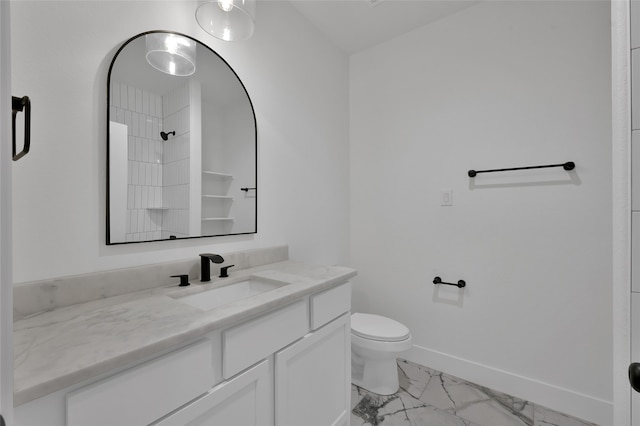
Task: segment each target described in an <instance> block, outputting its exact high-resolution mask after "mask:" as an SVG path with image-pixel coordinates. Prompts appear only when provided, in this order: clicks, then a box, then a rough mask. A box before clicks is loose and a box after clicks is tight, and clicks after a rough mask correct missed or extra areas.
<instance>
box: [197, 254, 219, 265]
mask: <svg viewBox="0 0 640 426" xmlns="http://www.w3.org/2000/svg"><path fill="white" fill-rule="evenodd" d="M200 257H202V258H205V259H209V260H210V261H212V262H213V263H222V262H224V259H223V258H222V256H220V255H219V254H213V253H200Z"/></svg>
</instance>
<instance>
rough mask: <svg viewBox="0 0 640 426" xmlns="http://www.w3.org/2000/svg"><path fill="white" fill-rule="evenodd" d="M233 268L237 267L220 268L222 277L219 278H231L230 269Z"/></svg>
mask: <svg viewBox="0 0 640 426" xmlns="http://www.w3.org/2000/svg"><path fill="white" fill-rule="evenodd" d="M232 266H236V265H229V266H223V267H222V268H220V275H218V276H219V277H220V278H227V277H228V276H229V268H231V267H232Z"/></svg>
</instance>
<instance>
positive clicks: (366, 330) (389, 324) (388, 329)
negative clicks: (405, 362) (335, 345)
mask: <svg viewBox="0 0 640 426" xmlns="http://www.w3.org/2000/svg"><path fill="white" fill-rule="evenodd" d="M351 332H352V333H353V334H355V335H356V336H360V337H363V338H365V339H371V340H381V341H386V342H398V341H400V340H404V339H406V338H408V337H409V335H410V334H409V329H408V328H407V327H406V326H405V325H404V324H400V323H399V322H398V321H394V320H392V319H391V318H386V317H382V316H380V315H373V314H361V313H355V314H353V315H351Z"/></svg>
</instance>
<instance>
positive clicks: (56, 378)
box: [14, 255, 355, 426]
mask: <svg viewBox="0 0 640 426" xmlns="http://www.w3.org/2000/svg"><path fill="white" fill-rule="evenodd" d="M225 257H227V256H225ZM249 257H251V256H250V255H249V256H245V258H247V259H248V258H249ZM241 258H242V256H238V257H236V259H235V261H236V262H238V263H239V264H240V268H242V262H243V261H242V259H241ZM251 263H252V261H246V262H245V266H246V265H251ZM253 263H255V262H253ZM194 265H197V261H195V260H194ZM240 268H238V269H237V270H234V271H233V274H231V275H232V276H231V277H230V278H225V279H221V278H218V279H217V280H214V281H213V282H212V283H208V284H202V283H199V281H197V280H196V279H193V278H192V279H191V282H192V285H191V286H189V287H186V288H183V287H178V286H177V284H174V285H170V286H164V287H160V288H150V289H146V290H141V291H137V292H135V293H128V294H120V295H116V296H111V297H106V298H101V299H99V300H93V301H88V302H84V303H78V304H73V305H70V306H64V307H58V308H57V309H53V310H52V311H48V312H43V313H38V314H32V315H28V316H25V317H24V318H20V319H17V320H16V322H15V324H16V326H15V346H16V351H15V359H16V366H15V367H16V370H15V371H16V374H15V376H16V377H15V382H16V383H15V393H14V394H15V404H16V409H15V418H16V423H15V424H16V425H17V426H41V425H45V424H46V425H48V426H63V425H67V426H87V425H91V426H113V425H158V426H160V425H162V426H169V425H176V426H183V425H205V424H207V425H208V424H220V425H242V426H250V425H265V426H270V425H277V426H286V425H291V426H299V425H305V426H312V425H323V426H324V425H327V426H328V425H342V424H345V425H346V424H348V421H349V411H350V402H349V399H350V356H351V352H350V313H349V311H350V295H351V285H350V283H349V282H348V280H349V279H350V278H351V277H353V276H354V275H355V271H354V270H352V269H349V268H344V267H318V266H310V265H305V264H300V263H296V262H291V261H288V260H284V261H278V262H275V263H268V264H263V265H260V266H255V267H249V268H246V269H240ZM138 269H140V268H138ZM234 269H236V268H234ZM191 270H192V271H193V270H197V266H195V267H192V268H191ZM119 273H121V274H122V271H120V272H119ZM133 274H134V276H135V275H138V276H139V275H140V271H135V272H134V273H133ZM76 279H78V278H77V277H76ZM41 285H42V286H44V285H45V284H42V283H41ZM58 287H61V286H60V283H58ZM43 288H44V287H43ZM31 290H33V289H31ZM31 290H30V291H31ZM220 290H224V291H220ZM54 291H55V290H54ZM18 292H20V290H18ZM243 292H244V293H243ZM210 295H214V297H211V296H210ZM225 298H228V299H225ZM216 299H217V300H216ZM208 300H209V301H213V302H208ZM220 300H221V301H220ZM227 300H228V301H227ZM194 301H195V302H194ZM207 303H213V304H214V305H215V304H218V306H214V307H211V306H210V305H207ZM219 303H222V304H219ZM198 304H200V305H198ZM197 306H199V307H197Z"/></svg>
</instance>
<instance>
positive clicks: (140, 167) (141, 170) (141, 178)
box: [138, 162, 147, 185]
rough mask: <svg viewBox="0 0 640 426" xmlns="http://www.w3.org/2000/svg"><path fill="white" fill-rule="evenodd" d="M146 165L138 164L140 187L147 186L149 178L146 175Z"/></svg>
mask: <svg viewBox="0 0 640 426" xmlns="http://www.w3.org/2000/svg"><path fill="white" fill-rule="evenodd" d="M145 165H146V163H143V162H139V163H138V184H139V185H145V184H146V182H147V177H146V174H145V172H146V170H145Z"/></svg>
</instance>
